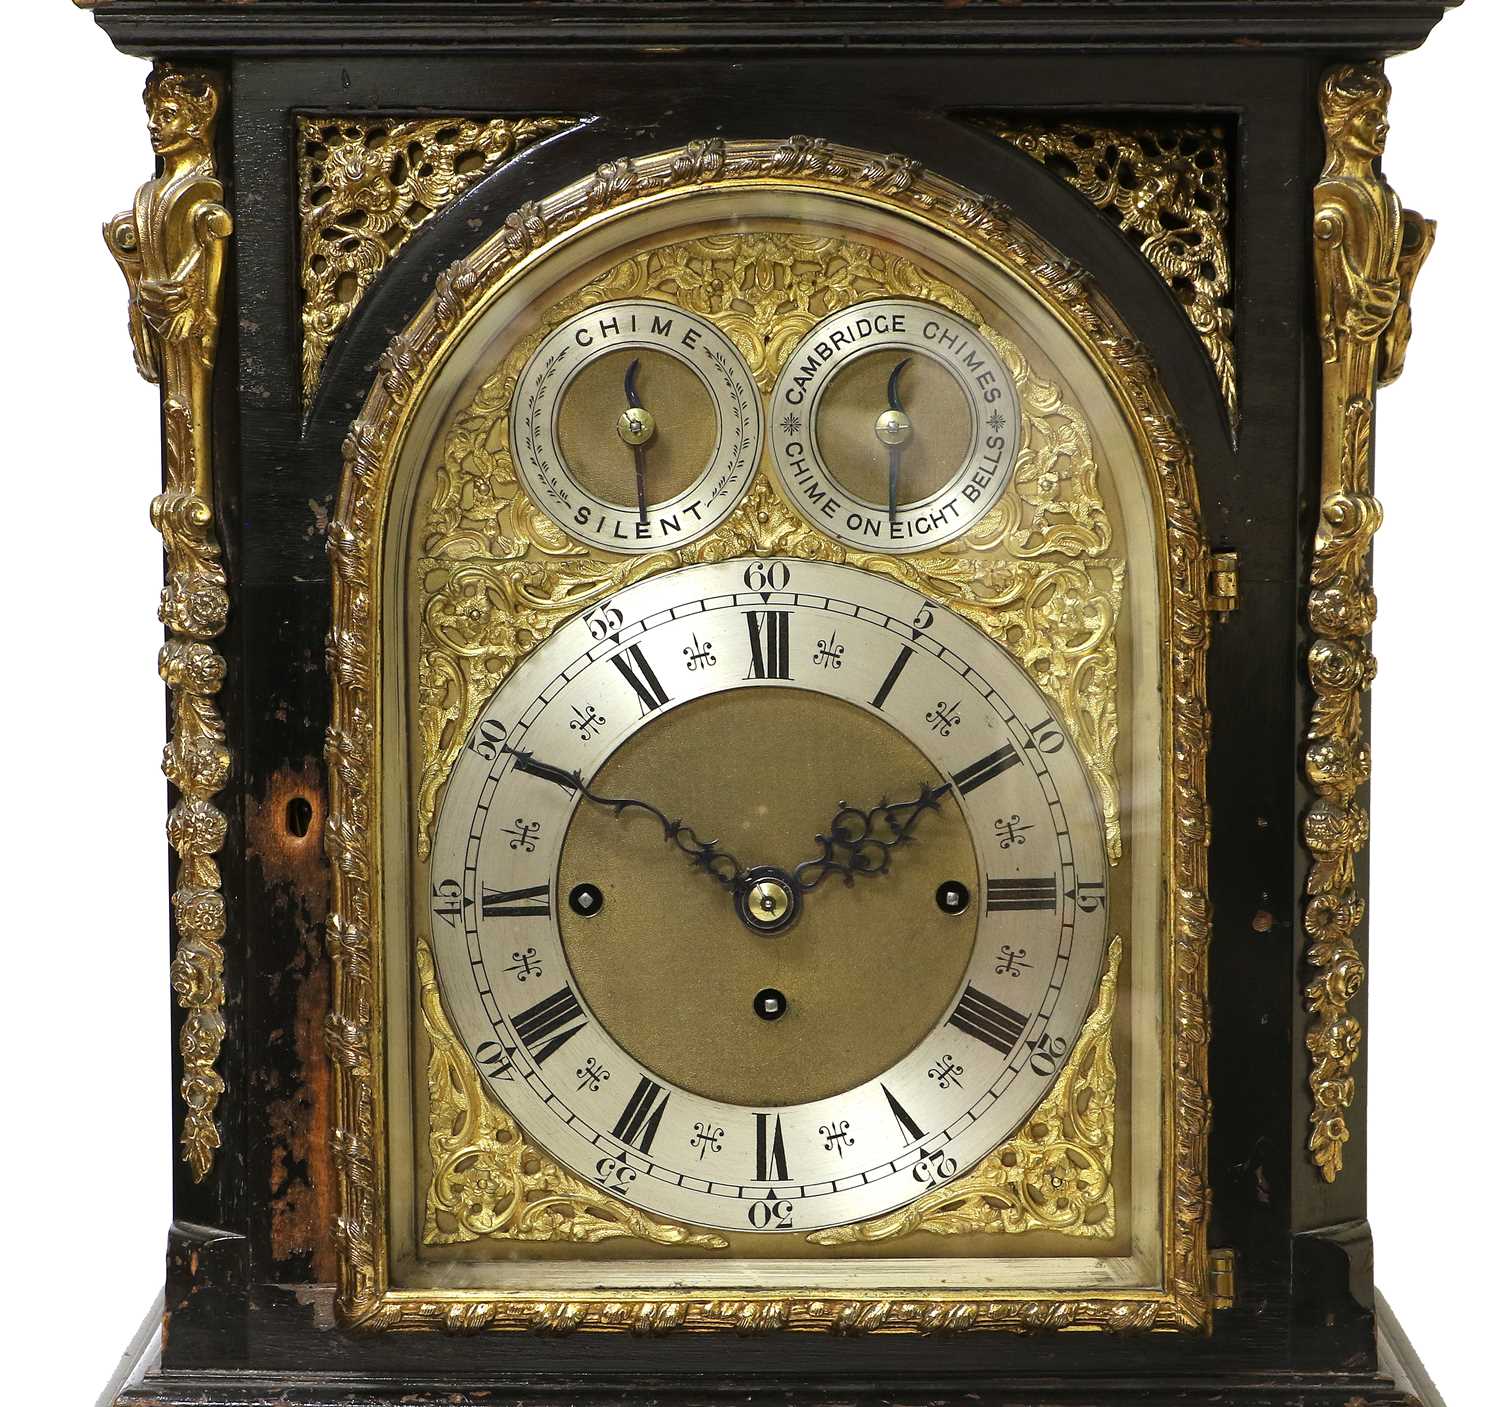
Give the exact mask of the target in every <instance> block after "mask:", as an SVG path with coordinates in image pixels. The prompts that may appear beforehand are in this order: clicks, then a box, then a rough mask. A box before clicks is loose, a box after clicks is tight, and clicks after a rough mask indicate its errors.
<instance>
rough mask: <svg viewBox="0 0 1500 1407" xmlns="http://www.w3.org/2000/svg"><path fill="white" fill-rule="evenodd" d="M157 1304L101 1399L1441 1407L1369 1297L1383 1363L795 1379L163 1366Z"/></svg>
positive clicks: (204, 1404)
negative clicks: (1351, 1368) (544, 1378)
mask: <svg viewBox="0 0 1500 1407" xmlns="http://www.w3.org/2000/svg"><path fill="white" fill-rule="evenodd" d="M160 1319H161V1315H160V1307H159V1306H157V1307H156V1308H155V1309H153V1311H152V1313H151V1314H150V1315H149V1316H148V1317H147V1320H146V1322H145V1323H144V1324H143V1325H142V1328H141V1331H140V1333H138V1334H137V1336H136V1339H135V1340H134V1342H133V1343H132V1346H131V1349H130V1351H128V1352H127V1354H126V1356H125V1359H124V1361H123V1362H122V1364H121V1370H120V1373H119V1375H118V1377H117V1378H116V1379H115V1381H114V1382H112V1383H111V1384H110V1386H109V1387H108V1388H107V1389H106V1390H105V1392H104V1394H103V1395H102V1396H101V1398H100V1399H99V1407H578V1404H580V1403H582V1402H585V1401H586V1402H588V1403H590V1404H593V1407H697V1404H700V1403H701V1404H711V1403H712V1404H724V1403H729V1402H732V1401H736V1400H737V1401H741V1402H754V1403H756V1404H757V1407H759V1405H760V1404H766V1407H769V1405H770V1404H777V1403H779V1404H781V1407H898V1404H899V1407H915V1404H921V1407H1444V1404H1443V1400H1442V1398H1441V1397H1440V1396H1439V1395H1438V1393H1437V1390H1436V1388H1434V1387H1433V1385H1432V1382H1431V1379H1429V1378H1428V1376H1427V1373H1426V1371H1425V1370H1424V1369H1423V1367H1422V1364H1421V1361H1420V1360H1419V1359H1418V1358H1417V1357H1416V1355H1415V1353H1414V1352H1413V1351H1412V1347H1411V1344H1410V1342H1409V1340H1408V1339H1407V1337H1406V1335H1405V1334H1404V1333H1403V1332H1402V1331H1401V1327H1400V1325H1399V1324H1397V1323H1396V1321H1395V1319H1394V1318H1393V1317H1392V1315H1391V1313H1390V1309H1389V1307H1388V1306H1387V1305H1386V1303H1385V1301H1384V1300H1383V1299H1379V1298H1377V1306H1376V1322H1377V1333H1378V1335H1379V1346H1380V1367H1381V1371H1380V1372H1378V1373H1375V1374H1352V1373H1339V1374H1299V1373H1274V1374H1272V1373H1254V1374H1218V1375H1213V1376H1202V1375H1199V1376H1194V1377H1193V1378H1191V1379H1189V1378H1175V1377H1161V1376H1156V1377H1151V1378H1139V1379H1136V1378H1118V1377H1112V1378H1109V1379H1102V1378H1092V1377H1089V1376H1087V1375H1085V1374H1078V1375H1076V1376H1070V1377H1068V1378H1066V1379H1064V1378H1056V1377H1053V1378H1045V1379H1041V1378H1039V1379H1026V1378H1007V1379H1006V1380H1005V1381H1003V1382H996V1381H993V1380H992V1381H990V1382H987V1383H985V1384H982V1385H978V1384H972V1383H962V1384H960V1383H952V1382H934V1383H931V1384H925V1385H924V1384H920V1383H916V1382H909V1383H905V1382H904V1383H900V1384H894V1383H890V1382H879V1383H871V1382H861V1381H859V1379H858V1378H857V1377H855V1378H851V1379H850V1380H848V1381H846V1382H838V1383H834V1382H829V1383H821V1384H806V1383H802V1384H798V1383H789V1382H785V1381H776V1380H767V1379H757V1380H755V1381H729V1380H723V1379H721V1380H717V1381H712V1380H708V1379H705V1378H702V1377H684V1378H682V1379H675V1380H674V1379H662V1378H652V1379H649V1380H642V1379H632V1380H629V1381H621V1380H617V1379H604V1378H600V1379H595V1380H588V1381H583V1380H575V1381H572V1382H536V1381H532V1382H525V1383H522V1382H516V1381H507V1380H503V1379H496V1378H493V1377H491V1378H476V1377H472V1376H465V1375H463V1374H454V1375H453V1376H452V1377H450V1378H445V1379H443V1380H441V1381H438V1380H432V1381H428V1382H425V1383H421V1384H418V1383H414V1382H411V1381H407V1380H398V1379H394V1378H391V1377H387V1376H380V1377H374V1376H372V1377H363V1376H358V1375H351V1374H349V1373H330V1374H320V1373H316V1372H308V1373H299V1374H282V1373H274V1374H273V1373H257V1372H252V1371H234V1372H224V1371H214V1372H202V1373H188V1372H163V1371H161V1369H160V1368H159V1366H158V1363H159V1358H160V1338H161V1335H160V1328H159V1324H160Z"/></svg>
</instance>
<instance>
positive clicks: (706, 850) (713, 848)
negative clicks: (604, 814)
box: [500, 746, 745, 889]
mask: <svg viewBox="0 0 1500 1407" xmlns="http://www.w3.org/2000/svg"><path fill="white" fill-rule="evenodd" d="M500 751H501V752H506V753H509V754H510V756H511V757H513V758H514V759H515V766H516V771H518V772H525V773H526V774H527V775H529V776H532V777H540V778H541V779H542V780H543V781H546V782H551V783H553V785H555V786H560V787H563V788H564V789H565V790H567V791H576V792H577V793H578V794H579V795H580V796H582V797H583V798H584V799H585V800H587V801H592V802H593V803H594V805H595V806H602V807H604V808H605V809H607V810H610V811H613V812H614V813H615V815H616V816H620V815H623V814H624V813H625V812H626V811H631V810H635V811H644V812H645V813H646V814H647V815H648V816H653V817H655V818H656V821H657V823H658V824H659V825H660V826H661V830H662V836H663V837H664V838H665V839H666V840H668V841H670V842H671V843H672V844H673V845H675V846H676V847H677V848H678V849H679V850H680V851H682V853H683V854H684V855H686V856H687V857H688V859H689V860H691V861H692V863H693V868H694V869H700V870H702V871H703V872H704V873H705V874H708V875H711V876H712V877H713V878H714V879H716V880H718V881H719V883H720V884H722V885H723V886H724V887H725V888H726V889H736V888H738V886H739V883H740V881H741V880H742V879H743V878H744V874H745V870H744V867H743V866H742V865H741V864H740V862H739V861H738V860H736V859H735V857H734V856H733V855H731V854H730V853H729V851H727V850H721V849H719V843H718V841H716V840H699V839H698V835H697V832H695V831H694V830H693V828H692V827H691V826H689V825H684V824H683V823H682V822H681V821H672V820H668V819H667V817H666V815H665V814H664V813H663V812H661V811H659V810H657V808H656V807H655V806H653V805H652V804H651V803H650V802H649V801H638V800H636V798H635V797H633V796H601V795H600V794H599V793H598V792H596V791H594V790H592V789H591V788H590V787H589V786H588V784H587V783H586V782H585V781H584V780H583V776H582V774H580V773H578V772H569V771H567V770H566V769H564V768H562V767H557V766H554V765H553V764H552V763H550V762H543V761H542V760H541V759H540V758H538V757H536V756H535V755H534V754H532V753H529V752H526V751H524V750H522V749H521V748H513V747H503V746H502V747H501V749H500Z"/></svg>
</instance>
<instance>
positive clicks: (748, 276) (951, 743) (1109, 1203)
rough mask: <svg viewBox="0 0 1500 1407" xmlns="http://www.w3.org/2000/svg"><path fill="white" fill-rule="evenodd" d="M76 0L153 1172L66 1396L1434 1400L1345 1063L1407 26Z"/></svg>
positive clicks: (1051, 15) (1406, 18)
mask: <svg viewBox="0 0 1500 1407" xmlns="http://www.w3.org/2000/svg"><path fill="white" fill-rule="evenodd" d="M90 8H91V9H92V12H93V16H94V18H95V19H96V20H97V21H98V22H99V24H100V25H101V26H102V27H103V28H104V30H105V31H106V32H107V33H108V35H109V37H110V38H111V39H112V40H113V41H114V42H115V44H117V45H118V46H119V47H120V48H121V49H123V50H124V51H126V52H128V53H131V54H137V55H145V56H148V57H150V58H151V59H153V60H154V66H153V69H152V74H151V78H150V80H149V83H148V85H147V88H146V95H145V98H146V115H147V119H148V121H149V124H150V134H151V140H152V143H153V146H154V148H155V152H156V155H157V166H156V170H155V171H154V173H141V174H142V175H145V176H146V177H147V179H146V180H145V181H144V184H141V185H140V186H139V188H138V189H137V190H136V193H135V195H134V198H133V201H132V202H131V203H130V204H129V205H128V207H127V208H126V209H125V210H124V211H123V213H121V214H119V215H117V216H115V217H114V218H113V219H111V220H109V221H108V222H107V224H106V226H105V241H106V243H107V245H108V250H109V253H110V254H112V255H113V257H114V258H115V259H116V260H117V261H118V263H119V266H120V269H121V271H122V272H123V274H124V277H125V282H126V284H127V286H128V299H129V326H130V336H131V341H132V344H133V347H134V353H135V361H136V365H137V367H138V369H139V370H140V372H141V373H142V374H143V375H144V376H145V377H146V378H147V379H148V380H150V381H152V382H154V383H156V384H157V385H158V386H159V388H160V394H161V403H162V421H163V437H164V459H163V464H164V485H163V488H162V491H161V493H160V495H159V496H158V497H157V498H156V499H155V501H154V503H153V507H152V516H153V520H154V522H155V523H156V525H157V527H158V528H159V530H160V533H161V536H162V541H163V544H164V548H165V556H166V586H165V589H164V591H163V594H162V598H161V606H160V611H161V619H162V622H163V624H164V626H165V631H166V640H165V644H164V646H163V649H162V652H161V656H160V669H161V674H162V677H163V679H164V680H165V682H166V685H167V688H168V690H169V693H170V720H169V721H170V736H169V741H168V745H167V749H166V753H165V764H164V765H165V770H166V773H167V776H168V779H169V780H170V782H171V785H172V805H171V810H170V814H169V816H168V818H167V836H168V840H169V841H170V845H171V850H172V853H173V856H174V865H173V879H172V884H173V889H172V911H173V934H172V943H173V952H174V958H173V961H172V964H171V971H170V981H171V985H172V988H173V990H174V992H175V993H176V999H177V1004H176V1011H175V1017H174V1026H173V1033H172V1034H173V1043H174V1048H175V1068H174V1072H173V1101H174V1128H175V1133H176V1136H177V1138H178V1139H179V1141H180V1154H181V1161H180V1165H179V1176H178V1180H177V1184H176V1188H175V1197H174V1214H175V1221H174V1224H173V1226H172V1227H171V1230H170V1236H169V1244H168V1256H167V1274H166V1283H165V1312H164V1315H163V1320H162V1325H161V1330H160V1333H159V1335H158V1336H157V1343H156V1347H155V1349H154V1350H153V1353H152V1354H150V1355H148V1357H147V1358H146V1359H145V1360H143V1362H142V1364H141V1365H140V1367H139V1369H138V1370H137V1372H136V1373H135V1374H134V1375H133V1376H132V1377H131V1378H130V1379H129V1380H128V1381H126V1382H124V1383H123V1384H122V1385H120V1386H118V1387H117V1389H116V1392H117V1394H118V1398H117V1400H118V1401H120V1402H122V1403H131V1402H142V1403H144V1402H152V1403H189V1402H192V1403H216V1402H217V1403H226V1404H227V1403H237V1404H257V1403H266V1404H269V1403H272V1402H288V1401H295V1402H299V1403H307V1404H334V1403H349V1404H353V1403H360V1404H375V1403H393V1404H394V1403H396V1402H401V1403H438V1402H443V1403H479V1402H485V1403H521V1402H526V1403H529V1404H531V1403H534V1404H557V1407H562V1404H567V1403H574V1402H577V1401H579V1400H580V1399H581V1398H583V1397H587V1398H588V1399H589V1400H591V1401H597V1402H600V1403H623V1402H626V1401H628V1400H646V1401H651V1402H657V1403H662V1404H683V1407H686V1404H687V1403H689V1402H694V1403H696V1402H699V1401H707V1400H710V1399H711V1398H718V1397H729V1396H732V1397H734V1398H736V1399H737V1400H749V1399H754V1398H756V1397H757V1396H762V1397H764V1398H766V1399H767V1400H770V1399H772V1398H774V1399H775V1400H778V1401H785V1402H789V1403H798V1404H801V1403H807V1404H824V1403H826V1404H833V1403H840V1404H845V1403H848V1404H868V1407H875V1404H879V1403H888V1402H895V1401H900V1402H910V1403H922V1404H938V1403H948V1402H954V1403H957V1402H959V1401H965V1402H980V1403H992V1404H997V1407H998V1404H1014V1407H1023V1404H1024V1405H1025V1407H1032V1405H1033V1404H1035V1407H1043V1405H1044V1404H1054V1407H1085V1404H1089V1405H1090V1407H1094V1405H1095V1404H1139V1407H1147V1404H1150V1407H1156V1405H1157V1404H1181V1405H1182V1407H1208V1404H1210V1403H1212V1404H1224V1407H1350V1404H1354V1403H1360V1404H1365V1405H1366V1407H1395V1404H1397V1403H1404V1404H1417V1403H1422V1402H1425V1403H1426V1404H1427V1407H1434V1404H1435V1403H1436V1399H1435V1398H1434V1397H1432V1396H1431V1395H1430V1394H1429V1393H1428V1391H1427V1389H1426V1388H1425V1387H1424V1386H1423V1383H1422V1379H1421V1375H1420V1369H1419V1368H1418V1367H1416V1366H1415V1364H1414V1363H1413V1362H1412V1361H1411V1360H1410V1357H1409V1353H1406V1351H1405V1350H1403V1349H1402V1347H1401V1340H1400V1336H1399V1333H1398V1332H1397V1331H1395V1329H1394V1327H1393V1326H1391V1325H1389V1324H1388V1323H1386V1322H1384V1320H1383V1314H1382V1312H1381V1311H1380V1309H1379V1308H1378V1306H1377V1301H1376V1297H1375V1293H1374V1289H1373V1285H1372V1283H1371V1276H1370V1260H1371V1244H1370V1233H1369V1228H1368V1226H1367V1224H1366V1222H1365V1220H1364V1214H1365V1125H1366V1118H1365V1094H1366V1078H1365V1068H1364V1066H1363V1065H1362V1064H1361V1060H1360V1046H1361V1034H1362V1028H1363V1022H1364V1012H1365V1008H1364V997H1363V993H1362V988H1363V984H1364V979H1365V969H1366V951H1367V947H1366V932H1367V915H1366V912H1365V907H1366V904H1365V880H1364V865H1363V860H1362V852H1363V851H1364V849H1365V846H1366V842H1367V839H1368V818H1367V811H1366V800H1365V789H1366V784H1367V781H1368V777H1369V770H1370V756H1369V748H1368V745H1367V740H1366V739H1367V729H1366V725H1365V721H1364V713H1365V707H1366V705H1365V698H1366V693H1367V690H1368V688H1369V685H1370V681H1371V679H1372V677H1373V674H1374V660H1373V657H1372V655H1371V652H1370V635H1371V630H1372V626H1373V619H1374V613H1375V606H1374V596H1373V594H1372V589H1371V571H1370V557H1371V545H1372V539H1373V537H1374V534H1375V531H1376V528H1377V527H1378V525H1379V522H1380V516H1381V511H1380V506H1379V503H1378V502H1377V500H1376V499H1375V497H1374V493H1373V484H1372V462H1373V454H1374V434H1373V432H1374V404H1375V393H1376V388H1377V386H1379V385H1382V384H1384V383H1387V382H1389V381H1391V380H1393V379H1394V378H1395V377H1396V376H1397V375H1398V374H1399V373H1400V371H1401V366H1402V360H1403V356H1404V353H1405V349H1406V344H1407V338H1408V333H1409V330H1410V321H1409V300H1410V295H1411V291H1412V286H1413V283H1414V281H1415V279H1416V277H1417V273H1418V271H1419V269H1420V268H1421V266H1422V262H1423V260H1424V258H1425V257H1426V256H1427V253H1428V251H1429V248H1430V247H1431V245H1432V242H1433V234H1434V227H1433V225H1432V223H1431V222H1430V221H1428V220H1426V219H1424V218H1422V217H1421V216H1420V215H1418V214H1416V213H1415V212H1413V211H1411V210H1407V209H1404V208H1403V207H1402V205H1401V203H1400V201H1399V200H1398V198H1397V197H1396V195H1395V194H1394V193H1393V191H1392V188H1391V186H1390V185H1389V184H1388V183H1387V181H1386V178H1385V176H1384V175H1383V174H1382V171H1381V162H1380V158H1381V152H1382V148H1383V145H1384V141H1385V134H1386V108H1387V99H1388V96H1389V89H1388V86H1387V83H1386V80H1385V78H1384V76H1383V73H1382V68H1381V64H1382V60H1383V59H1384V58H1386V57H1387V56H1389V55H1391V54H1393V53H1397V52H1400V51H1402V50H1405V49H1409V48H1412V47H1415V46H1416V45H1418V44H1419V43H1420V42H1421V41H1422V39H1423V38H1424V37H1425V34H1426V32H1427V31H1428V29H1429V28H1430V27H1431V26H1432V24H1433V23H1434V22H1435V21H1436V20H1437V19H1438V18H1439V16H1440V14H1441V12H1442V8H1443V6H1442V5H1441V4H1439V3H1436V0H1432V2H1430V3H1429V2H1427V0H1401V3H1396V0H1349V3H1341V4H1325V3H1314V0H1286V3H1278V4H1274V5H1272V4H1255V3H1229V2H1228V0H1226V3H1222V4H1204V3H1197V0H1151V3H1148V0H1122V2H1121V3H1117V4H1109V5H1100V4H1095V3H1086V0H1053V3H1047V4H1037V5H1031V4H1023V5H1005V6H1000V5H991V4H984V3H975V4H971V5H959V6H956V7H955V6H943V5H940V4H937V3H931V2H930V0H924V2H923V3H916V0H889V2H888V3H877V0H867V2H866V3H841V2H840V0H827V2H826V3H804V4H798V5H791V4H781V3H775V0H766V3H730V4H709V3H703V2H702V0H682V3H677V4H670V5H667V4H648V3H634V4H631V3H615V2H614V0H609V2H608V3H584V0H534V3H513V0H470V2H469V3H446V4H419V3H416V0H411V2H410V3H407V2H406V0H386V2H385V3H373V0H342V3H332V0H261V3H254V4H234V3H222V2H216V0H96V3H94V4H93V5H92V6H91V7H90ZM127 189H128V183H127ZM101 257H104V256H103V252H102V251H101ZM122 819H123V818H122ZM163 975H164V978H165V977H166V974H165V973H164V974H163Z"/></svg>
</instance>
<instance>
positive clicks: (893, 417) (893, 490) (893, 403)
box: [875, 357, 912, 527]
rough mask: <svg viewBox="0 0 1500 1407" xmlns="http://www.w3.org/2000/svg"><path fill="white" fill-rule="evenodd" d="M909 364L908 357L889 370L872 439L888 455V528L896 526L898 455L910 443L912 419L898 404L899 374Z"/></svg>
mask: <svg viewBox="0 0 1500 1407" xmlns="http://www.w3.org/2000/svg"><path fill="white" fill-rule="evenodd" d="M910 365H911V358H910V357H903V358H902V359H901V360H900V361H898V362H897V363H896V365H895V366H894V367H892V368H891V379H890V380H889V381H887V382H886V383H885V400H886V408H885V409H884V410H883V411H881V412H880V414H879V415H877V416H876V417H875V438H876V439H877V440H879V441H880V443H881V444H883V445H884V446H885V447H886V452H887V453H888V455H889V456H890V458H889V462H888V467H887V470H886V505H887V511H888V513H889V514H890V521H891V526H892V527H895V525H896V509H897V507H898V506H899V504H900V502H901V496H900V489H901V455H902V452H903V451H904V450H905V449H906V446H907V443H908V442H909V441H910V440H911V435H912V424H911V416H909V415H908V414H907V413H906V408H905V407H904V406H903V405H902V404H901V393H900V390H899V383H900V380H901V373H902V372H903V371H905V370H906V368H907V367H908V366H910Z"/></svg>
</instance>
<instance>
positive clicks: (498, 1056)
mask: <svg viewBox="0 0 1500 1407" xmlns="http://www.w3.org/2000/svg"><path fill="white" fill-rule="evenodd" d="M514 1054H515V1052H514V1051H511V1050H506V1048H505V1047H504V1046H503V1045H501V1044H500V1043H499V1042H498V1041H483V1042H481V1043H480V1044H479V1046H478V1047H477V1048H476V1049H475V1051H474V1057H475V1059H477V1060H478V1061H479V1064H480V1067H481V1068H482V1069H483V1070H484V1072H485V1074H487V1075H488V1076H489V1077H490V1078H491V1079H492V1080H514V1079H515V1067H514V1066H513V1065H512V1064H511V1056H512V1055H514Z"/></svg>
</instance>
